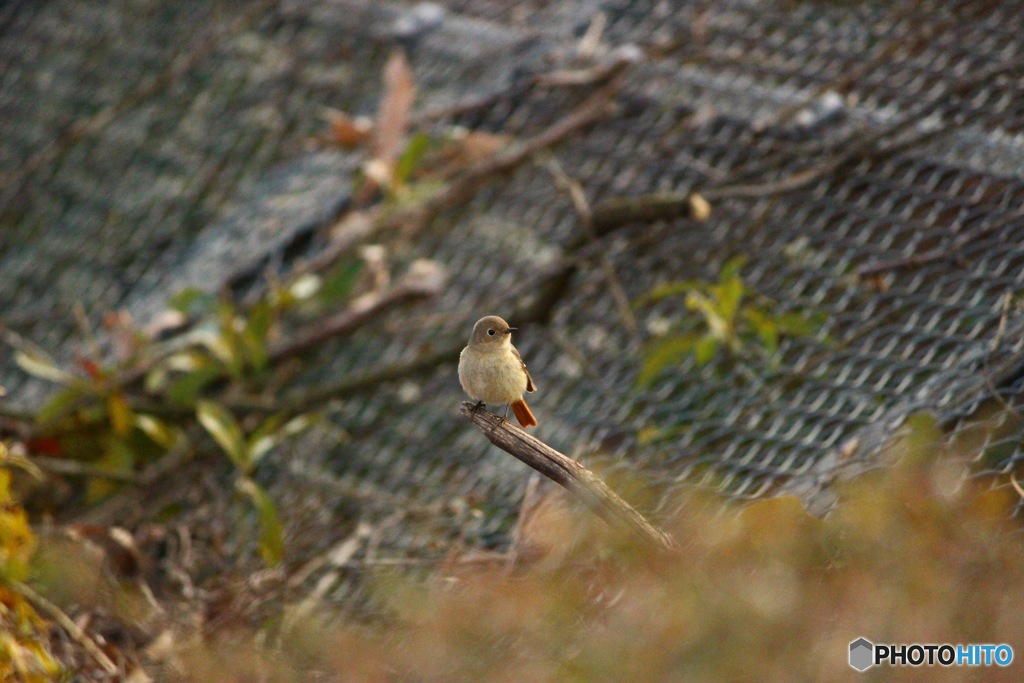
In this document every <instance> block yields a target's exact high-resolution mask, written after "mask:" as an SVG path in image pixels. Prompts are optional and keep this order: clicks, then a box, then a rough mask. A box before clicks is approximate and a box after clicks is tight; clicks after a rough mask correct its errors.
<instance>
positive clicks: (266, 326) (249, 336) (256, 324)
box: [241, 299, 274, 370]
mask: <svg viewBox="0 0 1024 683" xmlns="http://www.w3.org/2000/svg"><path fill="white" fill-rule="evenodd" d="M273 322H274V311H273V308H271V306H270V302H269V301H267V300H266V299H262V300H260V301H259V302H258V303H257V304H256V305H255V306H253V308H252V311H250V313H249V320H248V321H247V322H246V324H245V329H244V330H243V331H242V337H241V342H242V348H243V350H244V351H245V356H246V358H247V360H248V361H249V364H250V365H252V367H253V368H255V369H256V370H262V369H263V368H265V367H266V365H267V333H268V332H269V331H270V326H271V325H272V324H273Z"/></svg>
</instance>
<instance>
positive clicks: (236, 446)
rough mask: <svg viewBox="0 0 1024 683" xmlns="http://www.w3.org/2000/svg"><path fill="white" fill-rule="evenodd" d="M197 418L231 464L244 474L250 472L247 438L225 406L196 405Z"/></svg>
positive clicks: (200, 403)
mask: <svg viewBox="0 0 1024 683" xmlns="http://www.w3.org/2000/svg"><path fill="white" fill-rule="evenodd" d="M196 418H197V419H198V420H199V424H201V425H203V428H204V429H206V431H207V432H209V433H210V436H212V437H213V440H214V441H216V442H217V444H218V445H219V446H220V447H221V448H222V449H223V450H224V452H225V453H227V455H228V457H229V458H231V462H233V463H235V466H236V467H238V468H239V469H240V470H242V471H243V472H248V471H249V466H248V465H249V464H248V462H247V461H246V449H245V437H244V435H243V434H242V428H241V426H240V425H239V424H238V422H237V421H236V420H235V418H234V416H233V415H231V413H229V412H228V411H227V409H226V408H224V406H222V405H220V404H218V403H214V402H213V401H199V403H198V404H196Z"/></svg>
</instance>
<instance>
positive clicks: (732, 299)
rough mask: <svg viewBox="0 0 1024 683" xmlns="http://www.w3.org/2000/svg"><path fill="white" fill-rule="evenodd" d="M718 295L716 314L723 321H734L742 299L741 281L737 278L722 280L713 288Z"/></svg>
mask: <svg viewBox="0 0 1024 683" xmlns="http://www.w3.org/2000/svg"><path fill="white" fill-rule="evenodd" d="M714 289H715V292H716V294H717V295H718V313H719V315H721V316H722V318H724V319H725V320H729V321H731V320H734V319H735V318H736V311H738V310H739V307H740V301H741V300H742V299H743V292H744V287H743V280H741V279H740V278H739V276H735V275H734V276H733V277H730V278H728V279H726V280H723V281H722V282H721V284H719V285H718V286H717V287H715V288H714Z"/></svg>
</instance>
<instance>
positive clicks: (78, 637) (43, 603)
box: [11, 581, 120, 676]
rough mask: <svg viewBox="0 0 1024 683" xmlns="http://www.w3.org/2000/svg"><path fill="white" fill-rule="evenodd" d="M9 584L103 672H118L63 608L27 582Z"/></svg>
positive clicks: (105, 654)
mask: <svg viewBox="0 0 1024 683" xmlns="http://www.w3.org/2000/svg"><path fill="white" fill-rule="evenodd" d="M11 586H12V588H13V589H14V590H15V591H17V592H18V593H19V594H21V596H22V597H24V598H25V599H26V600H28V601H29V602H31V603H32V604H34V605H35V606H36V607H38V608H39V609H40V610H42V611H43V612H45V613H46V614H48V615H49V616H50V618H51V619H53V620H54V621H56V622H57V623H58V624H60V627H61V628H63V629H64V630H65V631H67V634H68V635H69V636H71V638H72V640H74V641H75V642H76V643H78V644H79V645H81V646H82V649H84V650H85V651H86V652H88V653H89V656H91V657H92V658H93V659H95V660H96V663H97V664H99V665H100V667H102V669H103V671H104V672H105V673H107V674H108V675H110V676H114V675H117V674H118V673H119V672H120V669H118V667H117V665H116V664H114V662H113V661H111V659H110V657H108V656H107V653H106V652H104V651H103V649H102V648H100V646H99V644H98V643H97V642H96V641H95V640H93V638H92V636H90V635H89V634H88V633H86V632H85V630H84V629H82V628H81V627H80V626H79V625H78V624H76V623H75V620H74V619H72V618H71V617H69V616H68V615H67V613H66V612H64V610H62V609H61V608H60V607H58V606H57V605H55V604H54V603H52V602H50V601H49V600H47V599H46V598H44V597H43V596H42V595H40V594H39V593H37V592H36V591H35V590H33V589H32V588H31V587H30V586H28V585H27V584H24V583H21V582H20V581H19V582H16V583H13V584H11Z"/></svg>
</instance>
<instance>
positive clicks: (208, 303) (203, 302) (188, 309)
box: [167, 287, 217, 315]
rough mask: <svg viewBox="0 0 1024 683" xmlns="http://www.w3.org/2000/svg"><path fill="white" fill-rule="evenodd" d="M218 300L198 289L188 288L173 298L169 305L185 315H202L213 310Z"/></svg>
mask: <svg viewBox="0 0 1024 683" xmlns="http://www.w3.org/2000/svg"><path fill="white" fill-rule="evenodd" d="M216 301H217V298H216V297H215V296H213V295H212V294H210V293H209V292H204V291H203V290H201V289H199V288H197V287H188V288H186V289H183V290H181V291H180V292H178V293H177V294H175V295H174V296H172V297H171V299H170V301H168V302H167V305H168V306H170V307H171V308H173V309H174V310H176V311H178V312H180V313H184V314H185V315H200V314H203V313H209V312H210V311H212V310H213V306H214V304H215V303H216Z"/></svg>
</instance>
